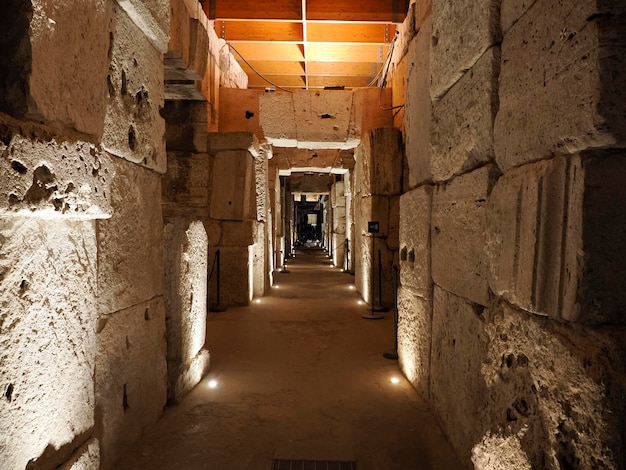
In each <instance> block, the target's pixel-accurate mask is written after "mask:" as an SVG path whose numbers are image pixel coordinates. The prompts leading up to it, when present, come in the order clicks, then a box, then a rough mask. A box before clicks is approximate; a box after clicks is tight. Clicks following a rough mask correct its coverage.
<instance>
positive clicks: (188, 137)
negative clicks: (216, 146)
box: [162, 101, 208, 163]
mask: <svg viewBox="0 0 626 470" xmlns="http://www.w3.org/2000/svg"><path fill="white" fill-rule="evenodd" d="M162 114H163V117H164V118H165V121H166V123H167V126H166V130H165V141H166V147H167V151H168V152H170V151H172V150H175V151H182V152H191V153H204V152H207V151H208V145H207V143H208V122H207V108H206V103H204V102H202V101H166V102H165V108H164V109H163V113H162ZM168 163H169V162H168Z"/></svg>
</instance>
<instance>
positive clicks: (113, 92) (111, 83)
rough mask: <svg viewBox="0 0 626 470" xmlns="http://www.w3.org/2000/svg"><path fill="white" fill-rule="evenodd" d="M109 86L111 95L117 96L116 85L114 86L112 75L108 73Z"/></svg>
mask: <svg viewBox="0 0 626 470" xmlns="http://www.w3.org/2000/svg"><path fill="white" fill-rule="evenodd" d="M107 88H108V89H109V97H113V96H115V87H114V86H113V79H112V78H111V75H107Z"/></svg>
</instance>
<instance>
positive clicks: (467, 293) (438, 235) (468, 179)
mask: <svg viewBox="0 0 626 470" xmlns="http://www.w3.org/2000/svg"><path fill="white" fill-rule="evenodd" d="M497 177H498V171H497V168H496V167H495V165H488V166H485V167H482V168H480V169H478V170H475V171H473V172H472V173H468V174H465V175H462V176H459V177H457V178H455V179H453V180H452V181H451V182H449V183H448V184H446V185H444V186H438V187H437V188H436V189H435V192H434V194H433V206H432V226H431V244H432V261H431V262H432V277H433V281H434V282H435V284H437V285H439V286H441V287H443V288H445V289H447V290H448V291H450V292H452V293H454V294H456V295H458V296H461V297H464V298H466V299H469V300H471V301H473V302H476V303H478V304H481V305H489V280H488V277H489V267H488V258H487V243H486V240H485V229H486V207H487V201H488V199H489V194H490V192H491V189H492V187H493V185H494V183H495V181H496V179H497Z"/></svg>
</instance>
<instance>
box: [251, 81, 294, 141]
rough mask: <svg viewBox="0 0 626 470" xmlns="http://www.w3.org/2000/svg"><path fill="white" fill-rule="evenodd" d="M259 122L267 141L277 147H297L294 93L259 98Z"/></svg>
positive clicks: (276, 93)
mask: <svg viewBox="0 0 626 470" xmlns="http://www.w3.org/2000/svg"><path fill="white" fill-rule="evenodd" d="M259 120H260V124H261V128H262V129H263V134H264V135H265V138H266V139H267V141H268V142H269V143H270V144H272V145H275V146H277V147H297V146H298V133H297V130H296V120H295V115H294V102H293V94H292V93H282V92H278V91H277V92H274V93H264V94H262V95H261V96H259Z"/></svg>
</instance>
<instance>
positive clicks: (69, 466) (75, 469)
mask: <svg viewBox="0 0 626 470" xmlns="http://www.w3.org/2000/svg"><path fill="white" fill-rule="evenodd" d="M57 468H58V469H59V470H101V468H102V467H101V466H100V443H99V442H98V440H97V439H95V438H92V439H89V440H88V441H87V442H85V443H84V444H83V445H82V446H80V447H79V448H78V449H77V450H76V452H74V455H72V457H71V458H70V460H69V461H68V462H66V463H65V464H63V465H61V466H60V467H57Z"/></svg>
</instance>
